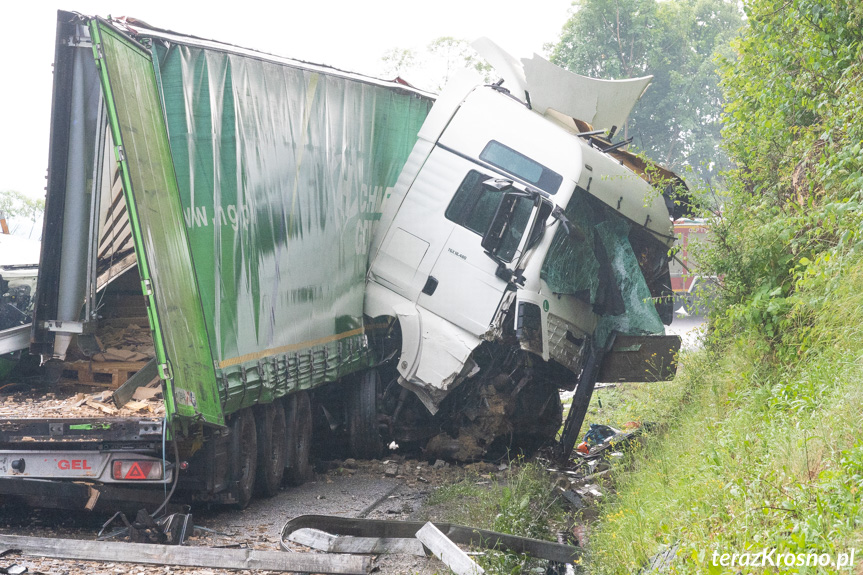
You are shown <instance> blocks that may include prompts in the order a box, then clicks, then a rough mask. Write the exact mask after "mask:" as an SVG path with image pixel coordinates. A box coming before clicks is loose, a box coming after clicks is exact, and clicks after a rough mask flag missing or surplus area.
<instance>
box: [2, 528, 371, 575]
mask: <svg viewBox="0 0 863 575" xmlns="http://www.w3.org/2000/svg"><path fill="white" fill-rule="evenodd" d="M0 547H3V548H5V549H20V550H21V551H22V552H23V553H25V554H27V555H35V556H38V557H56V558H58V559H80V560H83V561H120V562H129V563H142V564H147V565H177V566H181V567H208V568H216V569H250V570H269V571H283V572H293V573H350V574H353V573H368V572H369V571H370V569H371V564H372V560H371V558H370V557H361V556H358V555H321V554H311V553H293V552H284V551H258V550H255V549H224V548H219V549H215V548H210V547H181V546H173V545H148V544H144V543H117V542H110V543H109V542H104V541H80V540H74V539H46V538H42V537H22V536H18V535H0Z"/></svg>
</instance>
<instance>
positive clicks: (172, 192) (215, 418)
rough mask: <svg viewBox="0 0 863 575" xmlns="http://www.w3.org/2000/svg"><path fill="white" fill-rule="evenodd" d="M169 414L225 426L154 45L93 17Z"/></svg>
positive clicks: (95, 43)
mask: <svg viewBox="0 0 863 575" xmlns="http://www.w3.org/2000/svg"><path fill="white" fill-rule="evenodd" d="M89 26H90V34H91V38H92V39H93V52H94V55H95V58H96V65H97V67H98V68H99V76H100V81H101V84H102V91H103V95H104V100H105V103H106V106H107V109H108V117H109V121H110V125H111V133H112V136H113V139H114V145H115V150H114V151H115V155H116V157H117V160H118V162H119V164H120V168H121V172H122V183H123V195H124V197H125V200H126V204H127V209H128V216H129V222H130V225H131V228H132V235H133V241H134V245H135V252H136V254H137V258H138V269H139V272H140V275H141V283H142V288H143V291H144V295H145V298H146V300H147V315H148V317H149V321H150V328H151V330H152V331H153V340H154V343H155V347H156V359H157V361H158V364H159V376H160V377H161V378H162V380H163V386H164V391H165V393H164V395H165V410H166V412H167V414H168V417H173V416H176V417H178V418H180V419H183V418H190V419H196V420H201V419H203V420H204V421H206V422H209V423H212V424H217V425H223V424H224V414H223V412H222V404H221V400H220V398H219V392H218V385H217V382H216V374H215V366H214V364H213V359H212V355H211V352H210V343H209V340H208V337H207V330H206V325H205V323H204V313H203V310H202V308H201V298H200V294H199V293H198V284H197V281H196V278H195V269H194V266H193V263H192V255H191V251H190V248H189V240H188V237H187V236H186V228H185V226H184V225H183V216H182V209H181V206H180V198H179V194H178V190H177V180H176V176H175V174H174V165H173V161H172V158H171V150H170V146H169V143H168V133H167V129H166V127H165V120H164V114H163V111H162V105H161V99H160V97H159V91H158V87H157V84H156V76H155V72H154V70H153V63H152V57H151V55H150V52H149V50H147V49H146V48H145V47H144V46H141V45H140V44H138V43H137V42H135V41H134V40H132V39H131V38H128V37H126V36H125V35H124V34H122V33H121V32H119V31H117V30H116V29H115V28H113V27H112V26H111V25H110V24H108V23H107V22H106V21H104V20H100V19H96V20H91V21H90V23H89Z"/></svg>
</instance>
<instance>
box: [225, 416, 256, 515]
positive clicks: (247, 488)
mask: <svg viewBox="0 0 863 575" xmlns="http://www.w3.org/2000/svg"><path fill="white" fill-rule="evenodd" d="M231 436H232V440H231V451H232V452H233V453H232V454H231V456H232V458H233V459H232V460H233V466H232V470H231V471H232V474H231V475H232V478H233V480H234V482H235V483H236V495H237V501H236V502H235V503H234V507H236V508H237V509H245V508H246V507H247V506H248V505H249V502H250V501H251V500H252V494H253V493H254V488H255V469H256V467H257V464H258V438H257V431H256V430H255V418H254V417H253V416H252V410H251V409H243V410H242V411H240V412H239V413H238V414H237V416H236V417H235V418H234V421H233V423H231Z"/></svg>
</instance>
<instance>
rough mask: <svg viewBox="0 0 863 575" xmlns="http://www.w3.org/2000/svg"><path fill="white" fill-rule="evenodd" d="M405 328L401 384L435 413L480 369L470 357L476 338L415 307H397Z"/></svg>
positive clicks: (401, 359) (409, 305)
mask: <svg viewBox="0 0 863 575" xmlns="http://www.w3.org/2000/svg"><path fill="white" fill-rule="evenodd" d="M394 311H395V312H396V314H397V316H398V318H399V323H400V325H401V329H402V355H401V357H400V358H399V363H398V371H399V374H401V376H402V377H401V378H400V380H399V383H400V384H401V385H402V386H404V387H407V388H408V389H410V390H412V391H413V392H414V393H416V394H417V396H418V397H419V398H420V400H421V401H422V402H423V404H424V405H425V406H426V408H428V410H429V411H430V412H431V413H432V414H434V413H436V412H437V408H438V405H439V404H440V402H441V401H443V399H444V397H446V395H447V394H448V393H449V392H450V391H451V390H452V389H453V388H455V387H456V386H458V385H459V384H460V383H461V382H462V381H463V380H464V378H465V377H468V376H470V375H472V374H473V373H475V372H476V370H477V369H478V368H477V366H476V364H475V363H474V362H473V360H472V359H471V357H470V355H471V353H472V352H473V350H474V349H476V347H477V346H478V345H479V344H480V343H481V340H480V339H479V338H477V337H476V336H474V335H472V334H470V333H468V332H466V331H465V330H463V329H461V328H459V327H458V326H456V325H453V324H452V323H450V322H448V321H446V320H444V319H442V318H441V317H439V316H438V315H436V314H434V313H431V312H428V311H426V310H425V309H423V308H422V307H419V306H414V305H413V304H402V305H398V306H396V307H395V308H394Z"/></svg>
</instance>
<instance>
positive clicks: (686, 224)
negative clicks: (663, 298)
mask: <svg viewBox="0 0 863 575" xmlns="http://www.w3.org/2000/svg"><path fill="white" fill-rule="evenodd" d="M674 235H675V236H676V237H677V247H678V250H677V253H676V255H675V257H674V259H673V260H672V261H671V265H670V267H671V287H672V289H673V290H674V299H675V308H680V307H683V309H684V310H685V311H686V312H687V313H690V314H693V313H702V312H703V311H704V304H705V303H706V302H707V301H708V300H709V298H710V292H711V289H712V285H713V280H712V279H711V278H708V277H705V276H703V275H702V274H701V273H700V272H699V270H698V263H697V261H696V258H695V255H696V254H697V253H698V250H699V249H701V248H699V244H702V245H704V242H706V241H708V239H709V226H708V222H707V221H706V220H704V219H702V218H698V219H689V218H680V219H677V220H675V221H674Z"/></svg>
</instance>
